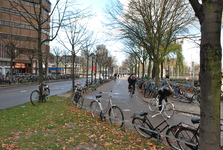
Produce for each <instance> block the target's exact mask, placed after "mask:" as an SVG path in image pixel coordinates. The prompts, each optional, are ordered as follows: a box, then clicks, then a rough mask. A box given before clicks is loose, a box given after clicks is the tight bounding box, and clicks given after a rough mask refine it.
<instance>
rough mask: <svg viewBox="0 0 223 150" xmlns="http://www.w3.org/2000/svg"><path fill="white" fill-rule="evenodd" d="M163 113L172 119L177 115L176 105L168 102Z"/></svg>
mask: <svg viewBox="0 0 223 150" xmlns="http://www.w3.org/2000/svg"><path fill="white" fill-rule="evenodd" d="M163 113H164V114H165V116H166V117H167V118H171V117H172V116H173V115H174V114H175V107H174V105H173V104H172V103H170V102H167V103H166V105H164V109H163Z"/></svg>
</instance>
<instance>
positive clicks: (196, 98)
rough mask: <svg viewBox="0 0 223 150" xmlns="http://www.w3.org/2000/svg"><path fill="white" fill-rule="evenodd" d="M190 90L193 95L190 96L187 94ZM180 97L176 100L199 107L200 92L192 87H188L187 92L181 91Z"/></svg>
mask: <svg viewBox="0 0 223 150" xmlns="http://www.w3.org/2000/svg"><path fill="white" fill-rule="evenodd" d="M191 88H193V89H192V92H194V94H193V95H192V96H191V94H189V91H190V89H191ZM181 93H182V95H180V96H179V98H178V100H179V101H181V102H184V103H196V104H198V105H199V106H200V101H201V95H200V90H199V89H198V88H196V87H194V86H192V87H190V88H189V89H188V90H187V92H186V91H184V90H181Z"/></svg>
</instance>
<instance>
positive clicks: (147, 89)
mask: <svg viewBox="0 0 223 150" xmlns="http://www.w3.org/2000/svg"><path fill="white" fill-rule="evenodd" d="M137 81H138V82H137V87H138V88H139V89H141V90H143V94H144V97H145V98H151V97H154V96H155V92H156V90H155V81H154V80H153V79H150V80H147V79H140V78H139V79H138V80H137ZM172 88H173V89H174V93H173V94H172V95H171V96H170V97H169V98H171V99H173V100H179V101H181V102H185V103H196V104H198V105H200V101H201V95H200V87H196V86H188V87H186V86H184V88H181V85H180V84H179V83H175V86H174V87H172Z"/></svg>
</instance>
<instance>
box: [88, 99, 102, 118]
mask: <svg viewBox="0 0 223 150" xmlns="http://www.w3.org/2000/svg"><path fill="white" fill-rule="evenodd" d="M90 110H91V115H92V116H93V117H96V115H98V116H99V115H100V112H101V109H100V106H99V104H98V102H97V101H95V100H94V101H92V102H91V104H90Z"/></svg>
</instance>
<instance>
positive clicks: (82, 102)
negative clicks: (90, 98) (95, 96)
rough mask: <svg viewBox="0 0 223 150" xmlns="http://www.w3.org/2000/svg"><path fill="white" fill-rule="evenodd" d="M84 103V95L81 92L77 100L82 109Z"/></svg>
mask: <svg viewBox="0 0 223 150" xmlns="http://www.w3.org/2000/svg"><path fill="white" fill-rule="evenodd" d="M83 104H84V95H83V94H82V93H81V96H80V98H79V100H78V102H77V105H78V106H79V107H80V109H82V107H83Z"/></svg>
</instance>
